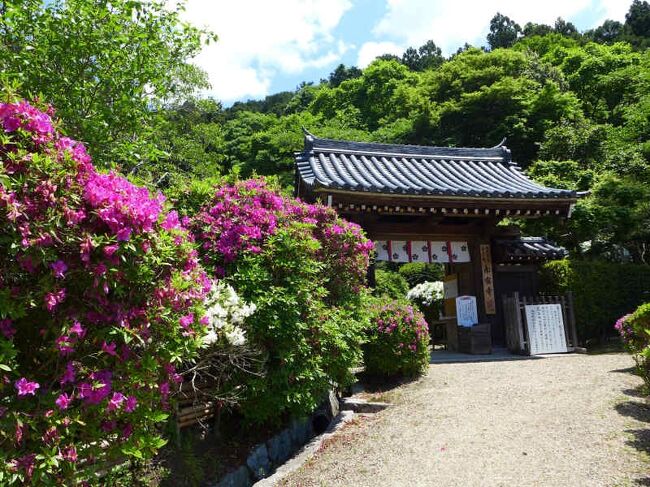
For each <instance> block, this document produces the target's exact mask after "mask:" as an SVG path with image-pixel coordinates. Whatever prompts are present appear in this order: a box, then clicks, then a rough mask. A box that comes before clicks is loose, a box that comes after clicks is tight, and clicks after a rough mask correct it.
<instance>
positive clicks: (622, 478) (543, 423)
mask: <svg viewBox="0 0 650 487" xmlns="http://www.w3.org/2000/svg"><path fill="white" fill-rule="evenodd" d="M631 366H632V360H631V359H630V357H629V356H627V355H624V354H605V355H563V356H554V357H548V358H541V359H531V360H517V361H503V362H481V363H462V364H436V365H431V366H430V367H429V372H428V374H427V376H426V377H424V378H422V379H421V380H420V381H417V382H414V383H411V384H408V385H405V386H402V387H400V388H397V389H394V390H393V391H390V392H388V393H385V394H384V397H383V399H387V400H390V401H392V402H394V403H395V404H396V405H395V407H392V408H389V409H387V410H385V411H383V412H381V413H378V414H376V415H373V416H370V417H367V418H363V417H360V418H359V419H358V420H356V421H354V422H353V423H352V424H350V425H348V426H346V427H345V428H344V429H343V430H342V431H341V432H340V433H339V434H338V435H337V436H335V437H334V438H333V439H331V440H330V441H329V442H328V443H327V444H326V445H325V446H324V448H322V449H321V451H320V452H319V453H318V454H317V455H316V456H315V457H314V458H312V460H310V461H309V462H308V463H307V464H306V465H304V466H303V467H302V468H301V469H300V470H298V471H297V472H295V473H294V474H292V475H291V476H290V477H289V478H287V479H285V481H284V482H283V483H282V485H284V486H305V487H307V486H321V485H323V486H337V485H340V486H346V487H347V486H355V487H356V486H373V487H379V486H419V485H423V486H424V485H426V486H429V485H431V486H433V485H435V486H519V485H525V486H531V485H532V486H554V487H555V486H619V485H620V486H626V485H650V407H649V406H648V405H647V404H646V403H645V401H644V400H643V399H642V398H640V397H639V394H638V392H637V389H638V387H639V385H640V383H641V381H640V379H638V378H637V377H636V376H634V375H632V374H631V373H629V368H630V367H631Z"/></svg>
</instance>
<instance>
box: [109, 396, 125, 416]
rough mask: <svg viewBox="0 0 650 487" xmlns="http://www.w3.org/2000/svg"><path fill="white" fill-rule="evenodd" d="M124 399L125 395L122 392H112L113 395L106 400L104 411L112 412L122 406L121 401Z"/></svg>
mask: <svg viewBox="0 0 650 487" xmlns="http://www.w3.org/2000/svg"><path fill="white" fill-rule="evenodd" d="M125 400H126V397H125V396H124V394H122V393H121V392H114V393H113V396H112V397H111V398H110V400H109V401H108V405H107V406H106V411H108V412H112V411H116V410H118V409H119V408H120V407H121V406H122V403H123V402H124V401H125Z"/></svg>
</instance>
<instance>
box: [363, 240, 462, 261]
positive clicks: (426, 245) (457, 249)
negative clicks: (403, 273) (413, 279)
mask: <svg viewBox="0 0 650 487" xmlns="http://www.w3.org/2000/svg"><path fill="white" fill-rule="evenodd" d="M375 250H376V251H377V258H376V259H377V260H378V261H379V260H384V261H389V262H424V263H432V264H435V263H440V264H447V263H463V262H470V256H469V248H468V246H467V242H435V241H426V240H412V241H405V240H379V241H377V242H375Z"/></svg>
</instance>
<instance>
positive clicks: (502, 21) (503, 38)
mask: <svg viewBox="0 0 650 487" xmlns="http://www.w3.org/2000/svg"><path fill="white" fill-rule="evenodd" d="M520 33H521V27H520V26H519V24H518V23H517V22H515V21H514V20H510V18H509V17H506V16H505V15H502V14H500V13H499V12H497V14H496V15H495V16H494V17H492V20H490V33H489V34H488V35H487V41H488V44H489V45H490V49H497V48H499V47H510V46H512V45H513V44H514V43H515V42H516V41H517V38H518V37H519V34H520Z"/></svg>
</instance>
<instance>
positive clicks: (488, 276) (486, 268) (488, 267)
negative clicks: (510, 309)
mask: <svg viewBox="0 0 650 487" xmlns="http://www.w3.org/2000/svg"><path fill="white" fill-rule="evenodd" d="M481 271H482V272H483V298H484V301H485V314H488V315H493V314H496V312H497V310H496V306H495V304H494V276H493V275H492V253H491V252H490V244H481Z"/></svg>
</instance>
